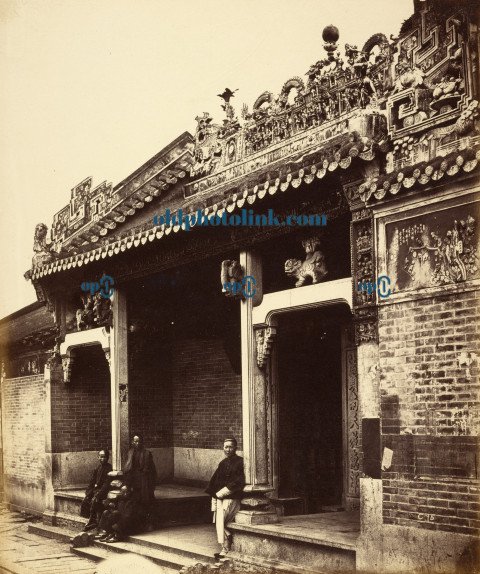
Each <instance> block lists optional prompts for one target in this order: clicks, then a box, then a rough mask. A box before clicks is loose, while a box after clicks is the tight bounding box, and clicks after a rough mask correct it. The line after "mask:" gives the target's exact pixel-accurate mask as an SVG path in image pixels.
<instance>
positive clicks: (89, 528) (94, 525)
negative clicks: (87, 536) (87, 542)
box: [83, 522, 98, 532]
mask: <svg viewBox="0 0 480 574" xmlns="http://www.w3.org/2000/svg"><path fill="white" fill-rule="evenodd" d="M97 526H98V524H95V523H90V522H89V523H88V524H85V526H84V528H83V532H88V531H89V530H93V529H94V528H97Z"/></svg>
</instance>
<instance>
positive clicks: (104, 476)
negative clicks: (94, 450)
mask: <svg viewBox="0 0 480 574" xmlns="http://www.w3.org/2000/svg"><path fill="white" fill-rule="evenodd" d="M109 454H110V453H109V452H108V450H107V449H106V448H104V449H102V450H101V451H100V452H99V453H98V460H99V464H98V466H97V468H96V469H95V470H94V471H93V472H92V477H91V479H90V482H89V484H88V486H87V489H86V491H85V498H84V499H83V501H82V504H81V506H80V516H83V517H84V518H88V522H87V524H86V526H85V528H84V529H83V530H84V531H85V532H86V531H87V530H93V529H94V528H97V527H98V521H99V520H100V516H101V515H102V512H103V510H104V505H103V501H104V500H105V499H106V498H107V494H108V489H109V487H110V480H111V479H110V477H109V476H108V473H109V472H110V471H111V470H112V465H111V464H109V462H108V456H109Z"/></svg>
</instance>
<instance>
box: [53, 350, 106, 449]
mask: <svg viewBox="0 0 480 574" xmlns="http://www.w3.org/2000/svg"><path fill="white" fill-rule="evenodd" d="M74 353H75V354H74V362H73V367H72V375H71V380H70V382H69V383H67V384H64V383H63V381H61V380H57V379H56V380H55V381H53V382H52V385H51V400H52V405H51V409H52V451H53V452H78V451H89V450H99V449H101V448H103V447H106V448H111V442H112V438H111V437H112V435H111V410H110V371H109V368H108V363H107V360H106V358H105V354H104V352H103V351H102V349H101V348H100V346H99V345H98V346H92V347H87V348H83V349H76V350H75V351H74Z"/></svg>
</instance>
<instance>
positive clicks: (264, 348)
mask: <svg viewBox="0 0 480 574" xmlns="http://www.w3.org/2000/svg"><path fill="white" fill-rule="evenodd" d="M276 335H277V330H276V328H275V327H264V328H261V329H257V330H256V331H255V340H256V343H257V365H258V366H259V367H260V369H262V368H263V367H264V366H265V364H266V361H267V359H268V358H269V357H270V353H271V351H272V345H273V340H274V338H275V337H276Z"/></svg>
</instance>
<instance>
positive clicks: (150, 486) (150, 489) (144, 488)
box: [123, 434, 157, 525]
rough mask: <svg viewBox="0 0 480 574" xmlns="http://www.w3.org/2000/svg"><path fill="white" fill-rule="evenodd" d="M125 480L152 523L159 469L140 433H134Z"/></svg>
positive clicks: (124, 475)
mask: <svg viewBox="0 0 480 574" xmlns="http://www.w3.org/2000/svg"><path fill="white" fill-rule="evenodd" d="M123 480H124V483H125V484H126V485H127V486H128V487H129V488H130V489H131V490H132V498H134V499H135V500H136V501H138V502H139V503H140V504H141V505H142V506H143V510H144V512H145V515H146V516H147V522H148V523H149V525H150V523H151V519H152V515H153V514H154V508H155V483H156V480H157V470H156V468H155V463H154V462H153V455H152V453H151V452H150V451H149V450H147V449H146V448H145V447H144V445H143V439H142V437H141V436H140V435H138V434H136V435H134V437H133V440H132V447H131V448H130V450H129V451H128V457H127V462H126V464H125V468H124V469H123Z"/></svg>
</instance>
